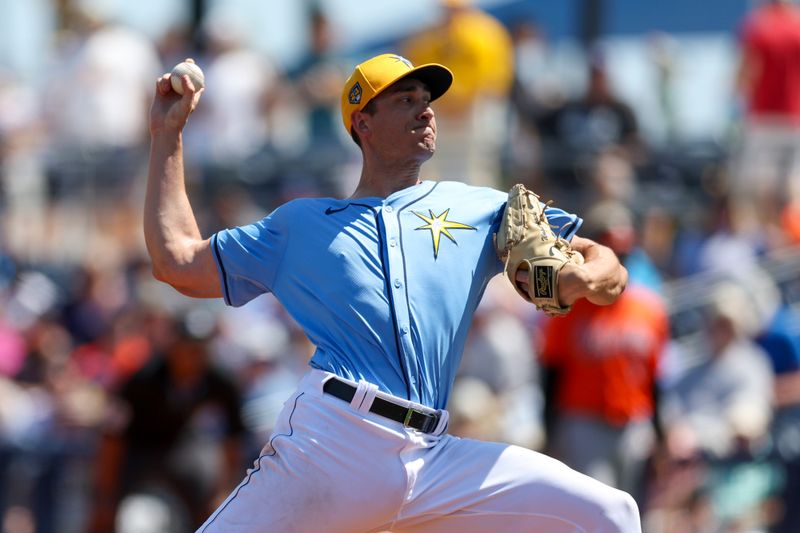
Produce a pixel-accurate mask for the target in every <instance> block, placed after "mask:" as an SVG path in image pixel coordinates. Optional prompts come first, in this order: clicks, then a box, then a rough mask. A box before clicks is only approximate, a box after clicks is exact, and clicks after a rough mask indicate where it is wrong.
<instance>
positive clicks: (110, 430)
mask: <svg viewBox="0 0 800 533" xmlns="http://www.w3.org/2000/svg"><path fill="white" fill-rule="evenodd" d="M207 340H208V337H207V334H206V335H203V334H201V333H200V332H194V331H192V330H191V329H190V328H189V327H188V324H187V323H182V324H181V325H180V327H179V328H178V331H177V332H176V336H175V338H174V340H173V341H172V343H171V344H170V345H169V346H168V348H167V349H166V352H165V353H164V354H163V357H162V356H158V357H156V358H155V359H154V360H153V361H152V362H151V363H150V364H148V365H147V366H146V367H144V368H143V369H142V370H141V371H139V372H137V373H136V374H134V375H133V376H132V377H131V379H130V380H129V381H127V382H126V383H125V384H123V385H122V387H121V388H120V391H119V394H118V399H117V400H116V401H115V402H113V404H112V409H111V410H110V413H109V415H108V420H107V427H106V429H105V431H104V434H103V437H102V441H101V445H100V450H99V456H98V459H97V461H96V463H95V467H96V469H95V483H96V484H95V497H94V498H93V500H92V503H93V504H94V510H93V514H92V517H91V523H90V530H91V531H97V532H100V531H111V530H113V528H114V523H115V516H116V514H117V509H118V506H119V505H120V503H121V502H123V500H124V499H125V498H126V496H129V495H131V494H140V495H141V494H149V495H155V496H159V495H164V496H163V497H164V498H166V500H165V501H166V502H169V503H170V504H172V505H175V507H173V508H172V509H171V514H170V519H171V523H172V524H173V527H174V524H175V523H183V526H182V527H183V528H184V529H185V530H188V529H189V528H192V529H194V528H196V527H197V526H199V525H200V524H202V522H203V520H205V518H206V517H207V516H208V514H209V513H210V512H211V511H212V510H213V509H214V508H216V506H217V505H219V503H220V502H221V501H222V499H223V498H224V497H225V496H226V495H227V494H228V492H229V491H230V490H231V489H232V488H233V487H234V486H235V485H236V483H238V482H239V480H240V477H241V475H242V471H243V468H242V467H243V462H242V457H241V454H242V451H243V450H242V446H243V444H244V442H243V440H242V437H243V433H244V426H243V424H242V420H241V416H240V408H241V398H240V392H239V389H238V386H237V385H236V384H235V383H234V382H233V381H232V380H231V379H230V378H229V377H228V376H227V375H226V374H224V373H222V372H220V371H219V370H218V369H216V368H215V367H214V366H213V365H211V364H210V361H209V354H208V351H207V348H206V342H207ZM181 521H183V522H181ZM117 526H118V527H119V524H117Z"/></svg>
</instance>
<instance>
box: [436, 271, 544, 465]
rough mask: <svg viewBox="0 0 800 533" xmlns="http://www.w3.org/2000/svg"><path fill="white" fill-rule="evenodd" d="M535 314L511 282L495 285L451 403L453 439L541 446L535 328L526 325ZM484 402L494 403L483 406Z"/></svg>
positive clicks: (478, 317) (473, 331)
mask: <svg viewBox="0 0 800 533" xmlns="http://www.w3.org/2000/svg"><path fill="white" fill-rule="evenodd" d="M531 312H532V310H531V308H530V306H529V305H528V304H527V303H526V302H525V301H524V300H522V299H521V298H519V297H518V296H517V294H516V293H515V291H514V288H513V287H512V286H511V284H510V283H508V280H507V279H506V278H505V277H496V278H494V279H492V281H491V282H489V285H488V286H487V288H486V292H485V293H484V295H483V299H482V300H481V303H480V305H479V306H478V309H477V310H476V312H475V316H474V318H473V322H472V327H471V328H470V332H469V338H468V340H467V344H466V346H465V347H464V353H463V355H462V358H461V366H460V367H459V370H458V374H457V376H456V380H457V382H458V383H460V386H457V387H456V389H457V390H456V391H454V394H453V398H452V399H451V401H450V405H451V408H450V414H451V418H450V423H451V431H452V432H453V434H456V435H461V436H472V437H475V438H487V437H489V436H491V437H492V438H494V439H498V438H499V439H500V440H502V442H508V443H510V444H518V445H520V446H525V447H528V448H533V449H536V448H539V447H541V443H542V438H543V436H542V434H543V430H542V424H541V411H542V409H541V403H542V400H541V394H540V393H539V388H538V369H537V365H536V357H535V353H534V350H533V343H532V340H531V335H530V327H529V325H528V324H526V322H525V318H526V316H527V315H529V314H530V313H531ZM462 382H463V383H462ZM482 397H487V398H489V397H491V401H487V402H486V403H483V402H481V401H480V398H482ZM476 405H481V407H480V408H477V407H476ZM483 409H487V410H492V411H493V414H491V415H487V413H484V412H482V410H483ZM490 433H491V435H490Z"/></svg>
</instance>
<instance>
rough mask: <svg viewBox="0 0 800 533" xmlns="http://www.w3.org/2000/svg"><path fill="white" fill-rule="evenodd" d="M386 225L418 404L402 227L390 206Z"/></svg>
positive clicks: (390, 268)
mask: <svg viewBox="0 0 800 533" xmlns="http://www.w3.org/2000/svg"><path fill="white" fill-rule="evenodd" d="M382 211H383V212H382V217H383V225H384V228H386V236H385V237H386V241H385V242H386V244H387V248H386V257H387V258H388V265H387V266H388V273H389V283H390V286H391V290H392V293H393V294H392V296H393V297H392V302H393V304H394V310H395V317H396V318H397V324H396V326H397V332H398V333H399V335H400V346H401V347H402V350H403V359H404V361H405V364H406V365H407V366H408V369H409V371H410V372H409V375H410V377H411V384H410V385H411V391H412V398H411V399H412V400H415V401H419V398H417V392H418V389H417V383H416V377H417V376H418V375H419V369H418V368H417V359H416V357H415V354H414V347H413V345H412V343H411V335H409V332H410V331H411V327H410V313H409V309H408V298H407V296H406V291H407V290H408V287H406V283H405V277H406V273H405V270H404V264H403V250H402V247H401V246H400V226H399V224H398V222H399V221H398V215H397V211H396V210H395V209H394V208H393V207H392V206H391V205H387V206H384V207H383V210H382Z"/></svg>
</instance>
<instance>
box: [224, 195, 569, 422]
mask: <svg viewBox="0 0 800 533" xmlns="http://www.w3.org/2000/svg"><path fill="white" fill-rule="evenodd" d="M507 196H508V195H507V194H506V193H505V192H500V191H497V190H494V189H489V188H483V187H473V186H469V185H466V184H463V183H460V182H433V181H425V182H422V183H420V184H418V185H415V186H412V187H409V188H406V189H403V190H401V191H398V192H396V193H394V194H392V195H391V196H389V197H387V198H377V197H371V198H358V199H350V200H336V199H332V198H308V199H300V200H294V201H291V202H289V203H287V204H285V205H283V206H281V207H279V208H278V209H276V210H275V211H274V212H273V213H271V214H270V215H269V216H267V217H266V218H264V219H262V220H260V221H259V222H256V223H255V224H251V225H248V226H242V227H238V228H233V229H228V230H223V231H220V232H219V233H217V234H216V235H214V236H213V238H212V248H213V250H214V256H215V258H216V261H217V265H218V268H219V272H220V278H221V283H222V289H223V293H224V297H225V302H226V303H227V304H229V305H233V306H240V305H243V304H245V303H246V302H248V301H250V300H251V299H253V298H255V297H256V296H258V295H260V294H262V293H265V292H272V293H273V294H274V295H275V296H276V298H277V299H278V300H279V301H280V302H281V303H282V304H283V305H284V307H285V308H286V310H287V311H288V313H289V314H290V315H291V316H292V317H293V318H294V319H295V320H296V321H297V322H298V324H300V326H301V327H302V328H303V329H304V331H305V333H306V335H308V337H309V339H310V340H311V341H312V342H313V343H314V345H315V346H316V351H315V353H314V355H313V357H312V358H311V361H310V364H311V366H313V367H315V368H318V369H321V370H326V371H329V372H333V373H335V374H337V375H339V376H342V377H344V378H348V379H351V380H354V381H358V380H360V379H364V380H366V381H369V382H371V383H375V384H376V385H378V386H379V387H380V389H381V390H383V391H385V392H388V393H391V394H394V395H396V396H400V397H403V398H407V399H409V400H412V401H415V402H418V403H421V404H423V405H427V406H429V407H433V408H435V409H443V408H445V406H446V405H447V400H448V397H449V395H450V390H451V388H452V385H453V380H454V378H455V374H456V370H457V368H458V365H459V363H460V360H461V352H462V350H463V348H464V343H465V341H466V337H467V332H468V330H469V327H470V324H471V322H472V316H473V314H474V312H475V308H476V307H477V306H478V302H479V301H480V299H481V296H482V295H483V292H484V290H485V288H486V285H487V283H488V282H489V280H490V279H491V278H492V277H493V276H495V275H496V274H498V273H499V272H501V271H502V269H503V265H502V263H501V262H500V261H499V260H498V259H497V256H496V254H495V251H494V245H493V234H494V233H495V232H496V231H497V227H498V225H499V222H500V215H501V214H502V210H503V208H504V207H505V201H506V199H507ZM546 212H547V216H548V219H549V220H550V222H551V224H553V225H554V226H555V228H554V231H556V233H557V234H560V235H561V236H562V237H564V238H567V239H570V238H572V236H573V235H574V234H575V231H576V230H577V229H578V227H579V226H580V224H581V222H582V221H581V219H580V218H578V217H577V216H575V215H570V214H567V213H565V212H564V211H562V210H560V209H554V208H547V210H546Z"/></svg>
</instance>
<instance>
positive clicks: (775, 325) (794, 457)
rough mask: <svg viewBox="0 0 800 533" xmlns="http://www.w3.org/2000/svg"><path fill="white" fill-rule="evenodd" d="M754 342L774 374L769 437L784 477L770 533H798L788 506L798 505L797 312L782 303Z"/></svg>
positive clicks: (798, 522) (799, 513) (797, 520)
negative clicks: (774, 520) (766, 358)
mask: <svg viewBox="0 0 800 533" xmlns="http://www.w3.org/2000/svg"><path fill="white" fill-rule="evenodd" d="M756 342H757V343H758V344H759V345H760V346H761V347H762V348H764V350H766V352H767V354H768V355H769V360H770V362H771V363H772V370H773V372H775V394H774V399H775V404H774V413H773V420H772V425H771V428H770V435H771V438H772V442H773V445H774V450H775V457H776V459H777V461H778V463H779V464H780V465H781V466H782V467H783V472H784V476H785V479H784V482H783V488H782V493H781V494H780V502H781V503H780V508H779V509H778V510H777V513H776V514H777V517H776V522H775V524H773V525H772V527H771V529H770V531H771V532H773V533H789V532H793V531H800V508H798V507H797V506H796V505H792V503H790V502H797V501H800V311H799V310H798V309H797V308H796V307H793V306H791V305H788V304H786V303H785V302H784V303H782V304H781V305H780V306H778V308H777V309H776V310H775V312H774V313H773V314H772V316H770V317H769V318H768V320H767V322H766V327H765V328H764V329H763V330H762V331H761V332H760V333H759V335H758V337H756Z"/></svg>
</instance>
